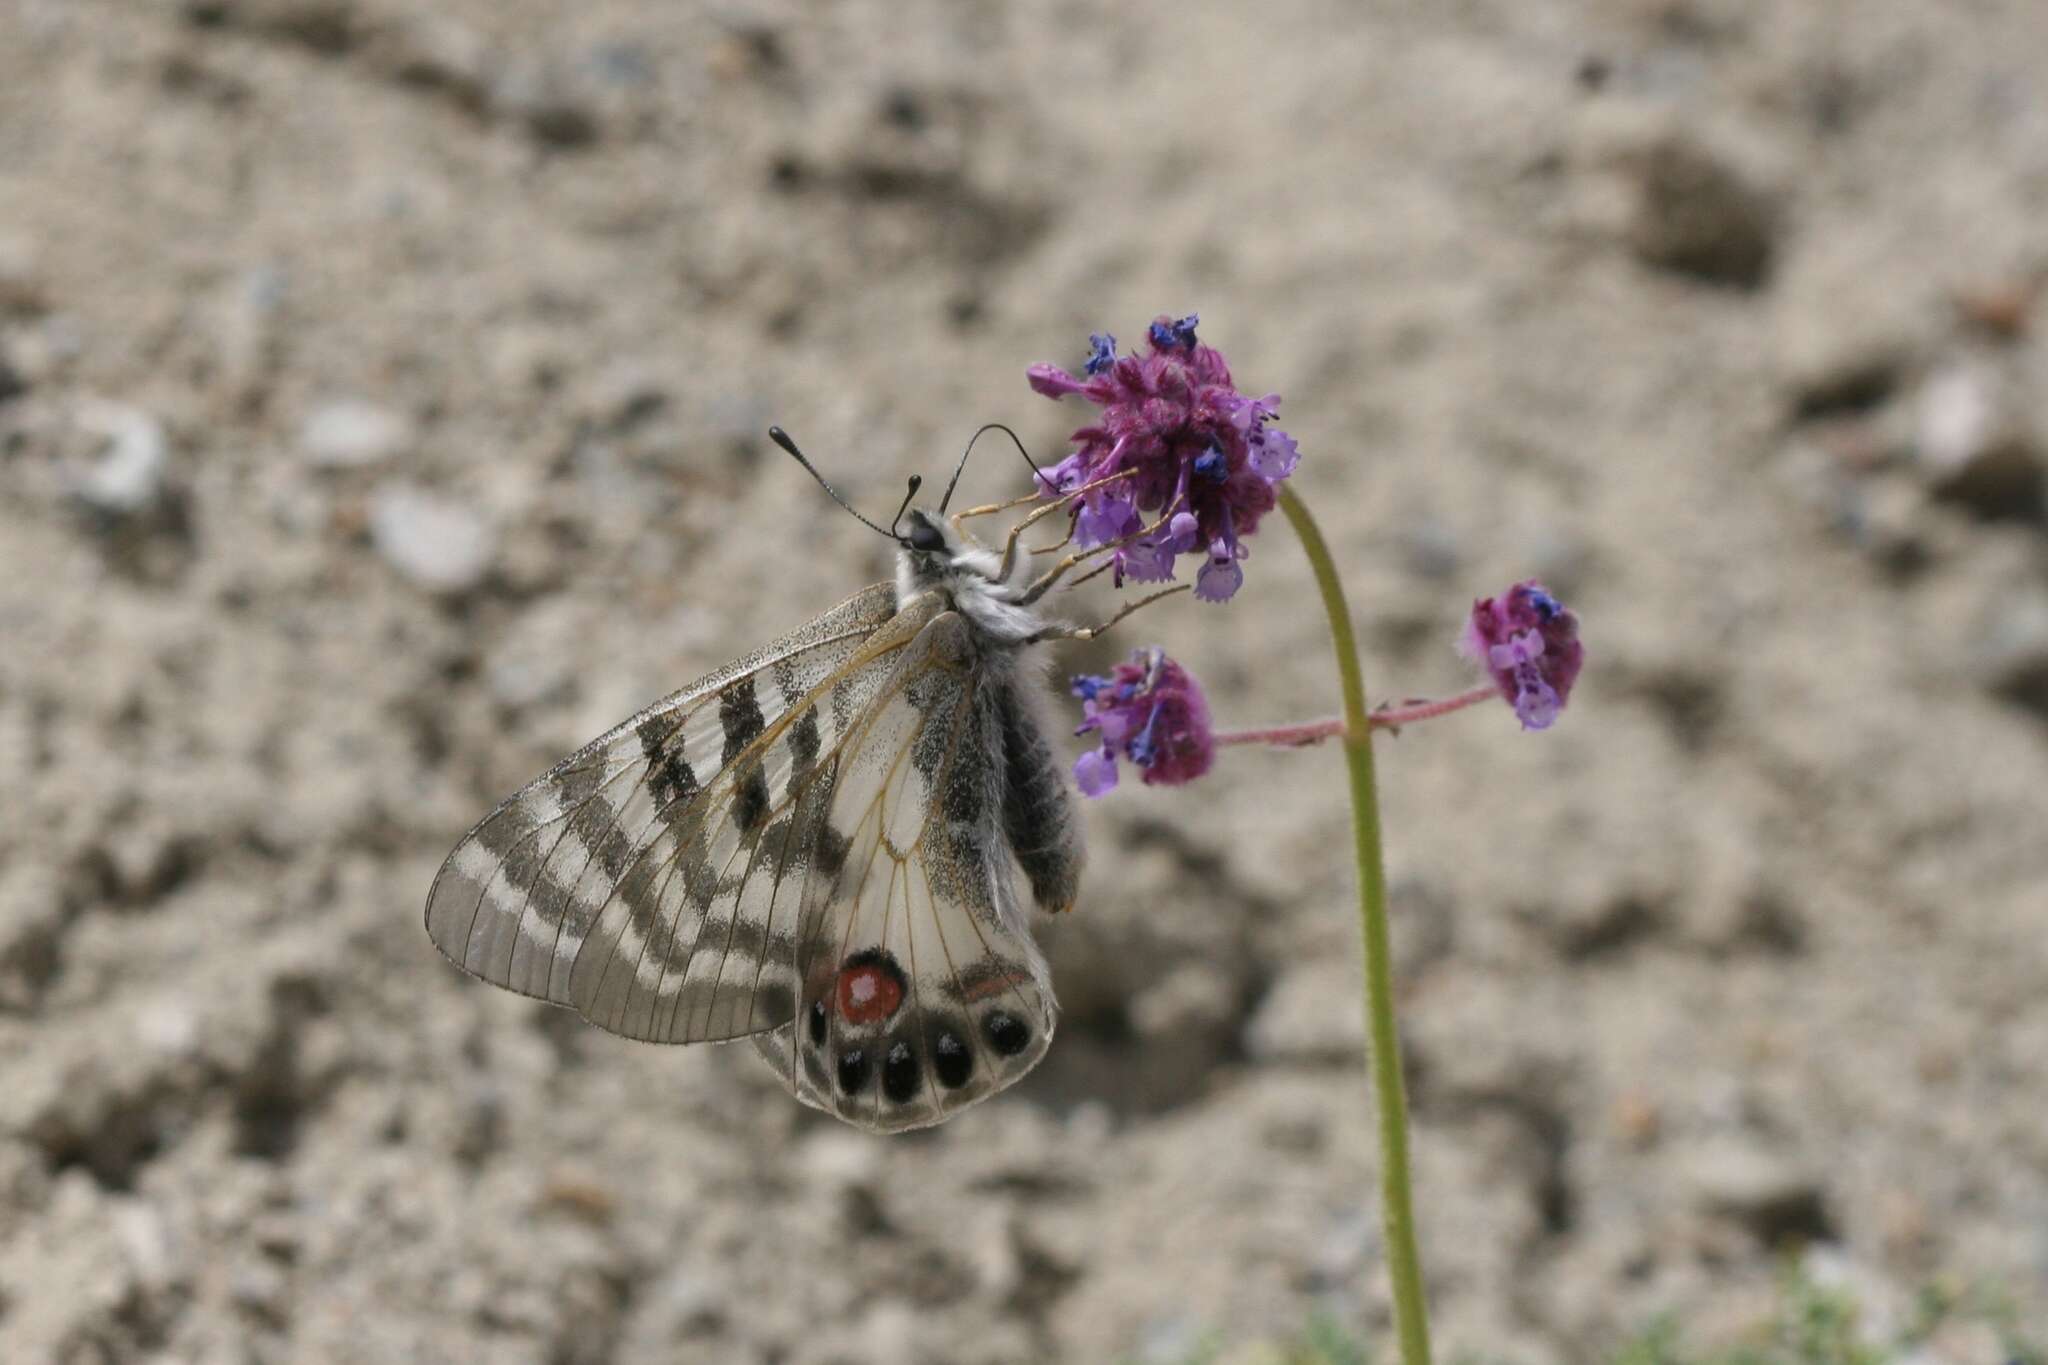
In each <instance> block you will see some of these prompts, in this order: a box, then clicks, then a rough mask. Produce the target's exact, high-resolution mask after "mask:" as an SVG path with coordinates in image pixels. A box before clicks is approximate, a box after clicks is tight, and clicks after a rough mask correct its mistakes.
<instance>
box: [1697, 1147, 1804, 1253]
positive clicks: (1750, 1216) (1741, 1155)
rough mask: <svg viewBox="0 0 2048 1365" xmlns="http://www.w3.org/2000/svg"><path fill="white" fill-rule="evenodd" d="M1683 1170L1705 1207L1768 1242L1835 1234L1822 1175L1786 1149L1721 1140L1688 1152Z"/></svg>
mask: <svg viewBox="0 0 2048 1365" xmlns="http://www.w3.org/2000/svg"><path fill="white" fill-rule="evenodd" d="M1681 1170H1682V1171H1683V1173H1684V1177H1685V1183H1686V1186H1687V1188H1688V1189H1689V1190H1690V1191H1691V1193H1692V1198H1693V1202H1694V1203H1695V1204H1696V1205H1697V1206H1698V1207H1699V1208H1701V1209H1702V1210H1704V1211H1705V1212H1707V1213H1710V1214H1713V1215H1716V1216H1719V1217H1723V1218H1728V1219H1731V1220H1733V1221H1734V1222H1737V1223H1739V1224H1741V1225H1742V1226H1743V1227H1744V1228H1746V1229H1747V1230H1748V1231H1749V1232H1751V1233H1752V1234H1754V1235H1755V1236H1756V1237H1757V1238H1758V1239H1759V1240H1761V1241H1763V1242H1765V1243H1767V1244H1775V1243H1778V1242H1780V1241H1785V1240H1788V1239H1804V1240H1814V1241H1825V1240H1829V1239H1830V1237H1831V1235H1832V1220H1831V1219H1830V1217H1829V1215H1828V1209H1827V1192H1826V1190H1825V1189H1823V1188H1822V1185H1821V1182H1820V1179H1819V1177H1818V1176H1816V1175H1815V1174H1814V1173H1813V1172H1812V1171H1811V1170H1809V1169H1808V1168H1807V1167H1806V1166H1804V1165H1803V1164H1801V1163H1799V1162H1797V1161H1794V1160H1793V1159H1792V1158H1791V1157H1789V1156H1787V1155H1785V1154H1784V1153H1782V1152H1776V1151H1772V1150H1770V1149H1769V1148H1766V1147H1764V1146H1762V1145H1761V1144H1760V1143H1758V1142H1756V1141H1754V1140H1751V1139H1747V1138H1737V1137H1728V1138H1721V1139H1717V1140H1713V1141H1710V1142H1706V1143H1702V1144H1701V1145H1700V1146H1699V1147H1697V1148H1696V1149H1694V1150H1693V1151H1692V1152H1689V1153H1687V1154H1686V1157H1685V1159H1684V1161H1683V1163H1682V1165H1681Z"/></svg>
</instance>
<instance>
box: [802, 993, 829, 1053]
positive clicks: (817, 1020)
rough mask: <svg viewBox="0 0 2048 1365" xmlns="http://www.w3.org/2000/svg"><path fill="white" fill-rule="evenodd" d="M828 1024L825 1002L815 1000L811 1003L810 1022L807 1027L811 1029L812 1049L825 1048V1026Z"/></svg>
mask: <svg viewBox="0 0 2048 1365" xmlns="http://www.w3.org/2000/svg"><path fill="white" fill-rule="evenodd" d="M827 1022H828V1021H827V1019H826V1017H825V1002H824V1001H822V1000H813V1001H812V1002H811V1009H810V1022H809V1024H808V1025H807V1027H808V1028H809V1029H810V1034H811V1046H812V1047H823V1046H825V1025H826V1023H827Z"/></svg>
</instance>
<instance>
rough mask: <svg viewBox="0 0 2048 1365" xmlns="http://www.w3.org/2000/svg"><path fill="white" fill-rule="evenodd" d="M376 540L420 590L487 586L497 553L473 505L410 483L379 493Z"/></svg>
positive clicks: (373, 509) (374, 506) (374, 512)
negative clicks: (485, 584) (471, 507)
mask: <svg viewBox="0 0 2048 1365" xmlns="http://www.w3.org/2000/svg"><path fill="white" fill-rule="evenodd" d="M370 540H371V543H372V544H374V545H375V546H376V547H377V553H379V554H381V555H383V556H384V559H385V562H386V563H388V564H390V565H391V567H392V568H394V569H396V570H398V572H399V573H400V574H402V575H404V577H405V578H407V579H408V580H410V581H411V582H412V583H414V584H415V585H416V586H418V587H421V588H424V589H426V590H427V591H428V592H434V593H445V594H451V595H452V594H456V593H463V592H468V591H469V590H470V589H472V588H474V587H476V586H477V585H478V584H479V583H481V582H483V579H484V575H485V574H486V573H488V572H489V571H490V567H491V560H492V558H493V556H494V554H495V552H496V542H495V539H494V537H493V536H492V534H491V530H490V528H489V527H488V526H486V525H485V524H484V522H483V519H482V518H481V517H479V516H478V515H477V514H476V513H475V512H474V511H472V510H471V509H470V508H469V507H467V506H465V505H464V504H462V503H459V502H456V501H455V500H454V499H452V498H447V497H443V496H441V495H440V494H438V493H429V492H427V491H425V490H423V489H419V488H414V487H411V486H409V485H404V484H393V485H387V486H385V487H383V488H380V489H378V490H377V494H376V496H375V498H374V499H372V501H371V503H370Z"/></svg>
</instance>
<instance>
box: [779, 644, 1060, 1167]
mask: <svg viewBox="0 0 2048 1365" xmlns="http://www.w3.org/2000/svg"><path fill="white" fill-rule="evenodd" d="M987 666H988V661H985V660H981V659H978V658H977V657H976V653H975V642H974V638H973V633H972V631H971V629H970V628H969V627H968V625H967V623H966V622H965V621H964V620H962V619H961V618H960V617H959V616H958V615H956V614H954V613H952V612H947V613H944V614H942V615H939V616H937V617H936V618H935V619H933V620H932V621H931V623H930V624H929V625H926V626H925V627H924V629H923V631H922V632H921V633H920V634H919V635H918V637H917V639H916V640H915V641H914V642H913V643H912V644H911V645H910V646H909V647H908V648H907V649H906V650H905V651H904V653H903V657H902V659H901V660H900V661H899V664H898V666H897V668H896V670H895V672H894V673H893V675H892V676H891V677H890V679H889V681H888V684H887V687H886V688H885V689H884V691H883V692H882V693H881V694H880V695H879V696H878V697H877V698H876V699H875V701H874V702H873V704H872V705H871V706H870V707H869V708H868V710H867V711H866V712H865V713H864V714H863V715H862V716H861V717H860V719H859V720H858V721H856V723H855V725H854V728H853V729H852V731H851V732H850V733H849V734H848V736H847V738H846V741H845V743H844V744H843V745H842V746H841V756H840V763H839V765H838V768H837V770H836V772H835V780H834V784H833V789H832V794H831V800H830V803H829V807H828V808H827V811H826V815H825V830H826V834H825V835H824V837H825V838H826V839H827V840H828V841H829V842H830V843H831V845H832V846H833V848H834V850H835V855H836V856H835V859H834V862H835V868H834V875H832V876H830V877H825V876H818V877H814V878H812V879H810V880H809V881H808V882H807V883H806V885H805V888H804V893H803V903H802V914H801V926H802V927H801V930H800V932H799V933H798V935H797V937H796V940H795V944H794V946H795V949H796V959H795V963H794V966H795V976H796V983H797V990H798V1000H797V1010H796V1014H795V1017H794V1018H793V1019H792V1020H791V1021H790V1022H789V1023H788V1024H785V1025H782V1026H780V1027H777V1028H776V1029H774V1030H773V1031H772V1032H767V1033H762V1034H758V1035H756V1044H757V1046H758V1048H759V1050H760V1051H761V1053H762V1055H763V1056H764V1057H766V1058H767V1059H768V1061H769V1063H770V1065H772V1066H774V1067H775V1069H776V1071H777V1072H778V1073H779V1074H780V1075H781V1076H782V1077H783V1079H784V1081H785V1082H786V1083H787V1084H788V1085H789V1087H790V1089H791V1090H792V1091H794V1092H795V1094H796V1095H797V1097H798V1098H799V1099H802V1100H803V1101H805V1102H806V1103H808V1104H812V1105H815V1106H817V1107H818V1108H821V1109H825V1110H827V1111H829V1112H832V1113H834V1114H836V1115H838V1116H839V1117H840V1118H843V1119H845V1120H847V1121H848V1122H850V1123H854V1124H857V1125H859V1126H860V1127H863V1128H868V1129H871V1130H875V1131H880V1132H893V1131H897V1130H901V1129H905V1128H918V1127H923V1126H926V1125H929V1124H933V1123H938V1122H940V1121H942V1120H944V1119H946V1118H948V1117H950V1116H951V1115H952V1114H953V1113H955V1112H957V1111H958V1110H960V1109H962V1108H964V1107H966V1106H967V1105H969V1104H973V1103H974V1102H976V1101H978V1100H981V1099H985V1098H987V1097H988V1096H989V1095H992V1094H994V1093H995V1092H997V1091H998V1090H1001V1089H1003V1088H1004V1087H1006V1086H1008V1085H1010V1084H1012V1083H1014V1082H1015V1081H1017V1080H1019V1079H1020V1078H1022V1077H1023V1075H1024V1074H1025V1073H1026V1072H1028V1071H1029V1070H1030V1069H1031V1068H1032V1067H1033V1066H1035V1065H1036V1064H1037V1063H1038V1061H1039V1059H1040V1058H1041V1057H1043V1056H1044V1055H1045V1051H1046V1047H1047V1045H1048V1044H1049V1043H1050V1041H1051V1038H1052V1032H1053V1022H1054V1016H1053V996H1052V989H1051V986H1050V982H1049V979H1048V975H1047V972H1046V967H1045V962H1044V959H1043V958H1042V957H1041V955H1040V954H1039V952H1038V948H1037V945H1036V944H1035V943H1034V942H1033V941H1032V938H1031V934H1030V930H1029V927H1028V925H1027V923H1026V911H1025V908H1024V905H1023V903H1022V902H1021V901H1020V900H1019V898H1018V895H1017V891H1016V885H1015V876H1014V873H1013V869H1012V863H1011V857H1010V854H1009V851H1008V847H1007V844H1006V842H1005V840H1004V838H1003V835H1002V812H1003V808H1004V795H1005V780H1006V776H1005V771H1004V764H1003V755H1004V749H1003V745H1002V726H1003V723H1004V722H1003V717H1002V713H1001V705H1000V695H999V694H1000V688H999V687H998V686H996V685H994V683H993V681H992V680H991V679H990V677H989V676H988V674H987V673H986V671H985V668H986V667H987ZM998 666H1006V665H1000V664H999V665H998Z"/></svg>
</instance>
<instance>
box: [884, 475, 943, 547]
mask: <svg viewBox="0 0 2048 1365" xmlns="http://www.w3.org/2000/svg"><path fill="white" fill-rule="evenodd" d="M922 487H924V479H923V478H921V477H920V476H918V475H916V474H912V475H911V476H910V487H908V488H906V489H904V490H903V502H902V504H901V505H900V506H899V507H897V509H896V520H894V521H892V522H890V523H889V534H890V535H892V536H896V539H898V540H901V539H903V537H902V536H900V535H897V532H896V528H897V527H898V526H899V525H901V524H902V522H903V514H904V513H905V512H908V511H909V510H910V500H911V499H912V498H914V497H916V496H917V490H918V489H920V488H922ZM939 510H940V511H942V512H943V511H944V510H945V509H944V508H943V507H942V508H940V509H939Z"/></svg>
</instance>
